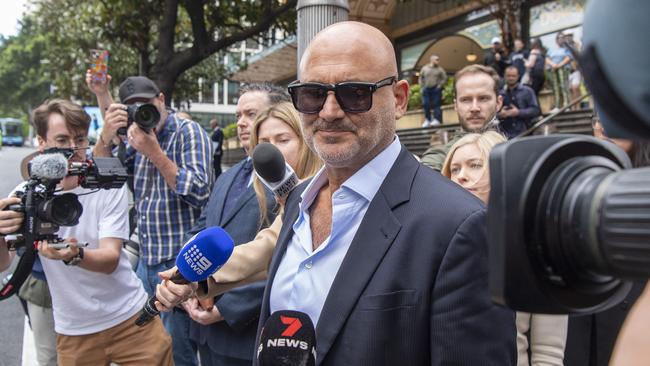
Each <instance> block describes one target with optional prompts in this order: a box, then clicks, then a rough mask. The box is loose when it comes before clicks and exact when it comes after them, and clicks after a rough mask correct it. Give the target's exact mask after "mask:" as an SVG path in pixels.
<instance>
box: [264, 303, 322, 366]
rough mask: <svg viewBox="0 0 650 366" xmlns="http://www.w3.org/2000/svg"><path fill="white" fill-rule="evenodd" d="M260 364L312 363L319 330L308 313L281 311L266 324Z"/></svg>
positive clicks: (300, 365)
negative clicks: (315, 327) (317, 330)
mask: <svg viewBox="0 0 650 366" xmlns="http://www.w3.org/2000/svg"><path fill="white" fill-rule="evenodd" d="M257 361H258V363H259V366H313V365H315V364H316V331H315V330H314V324H313V323H312V322H311V318H309V315H307V314H305V313H302V312H300V311H290V310H279V311H276V312H275V313H273V314H271V316H270V317H269V318H268V319H267V320H266V323H264V327H263V328H262V334H261V335H260V344H259V346H258V348H257Z"/></svg>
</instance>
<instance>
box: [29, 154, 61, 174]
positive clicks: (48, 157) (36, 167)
mask: <svg viewBox="0 0 650 366" xmlns="http://www.w3.org/2000/svg"><path fill="white" fill-rule="evenodd" d="M29 175H30V177H32V178H36V179H41V180H59V179H63V178H65V177H66V175H68V159H67V158H66V157H65V156H64V155H63V154H60V153H55V154H40V155H37V156H36V157H34V159H32V161H31V162H30V163H29Z"/></svg>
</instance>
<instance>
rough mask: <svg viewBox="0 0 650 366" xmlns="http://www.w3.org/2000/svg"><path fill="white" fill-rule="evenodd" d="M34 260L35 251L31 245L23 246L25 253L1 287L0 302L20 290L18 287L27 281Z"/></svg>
mask: <svg viewBox="0 0 650 366" xmlns="http://www.w3.org/2000/svg"><path fill="white" fill-rule="evenodd" d="M35 260H36V249H35V248H34V245H33V243H31V244H29V245H26V246H25V253H23V255H22V256H21V257H20V259H19V260H18V265H17V266H16V269H15V270H14V272H13V274H12V275H11V278H10V279H9V281H7V283H6V284H5V285H4V286H2V290H0V300H4V299H6V298H9V297H11V295H13V294H15V293H17V292H18V290H20V287H21V286H22V285H23V282H25V280H26V279H27V277H28V276H29V274H30V273H32V266H33V265H34V261H35Z"/></svg>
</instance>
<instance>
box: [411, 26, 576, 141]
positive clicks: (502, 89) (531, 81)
mask: <svg viewBox="0 0 650 366" xmlns="http://www.w3.org/2000/svg"><path fill="white" fill-rule="evenodd" d="M513 44H514V46H513V49H512V50H511V51H510V52H508V51H507V49H506V48H505V47H504V46H503V44H502V42H501V39H500V38H499V37H495V38H493V39H492V46H491V48H489V49H488V50H486V52H485V55H484V58H483V64H484V65H485V66H489V67H490V68H492V69H494V71H495V72H496V73H497V75H498V76H499V94H500V95H501V96H502V97H503V99H504V101H503V104H502V105H501V106H500V107H499V111H498V114H497V115H496V116H495V117H496V118H497V119H495V121H494V123H499V122H501V126H500V127H499V128H500V132H501V133H503V134H504V135H505V136H506V137H508V138H513V137H515V136H517V135H519V134H521V133H522V132H524V131H525V130H527V129H528V128H530V127H531V126H532V125H533V123H534V122H535V120H536V119H537V118H538V117H540V116H541V114H542V112H541V109H540V107H539V102H538V96H539V93H540V91H541V90H542V87H543V86H544V85H545V82H546V81H547V80H546V79H547V75H548V76H549V80H548V82H549V84H548V87H549V88H550V89H551V90H552V91H553V103H554V104H553V108H552V109H551V112H556V111H558V110H560V109H561V108H563V107H565V106H567V105H569V103H571V102H572V101H574V100H576V99H578V98H579V97H580V96H581V95H582V91H581V87H582V75H581V74H580V71H579V70H578V67H577V62H576V60H575V56H574V54H575V52H578V51H579V50H580V44H579V43H578V42H576V41H575V40H574V39H573V34H572V33H566V34H564V33H562V32H560V33H558V34H557V35H556V45H555V46H554V47H552V48H551V49H550V50H547V49H546V48H545V47H544V45H543V44H542V42H541V40H540V39H539V38H535V39H533V40H532V41H531V43H530V47H526V44H525V43H524V41H523V40H521V39H515V40H514V43H513ZM446 80H447V73H446V72H445V70H444V69H443V68H442V67H441V66H440V58H439V57H438V56H437V55H432V56H431V57H430V60H429V63H428V64H426V65H424V66H423V67H422V69H421V70H420V72H419V79H418V84H419V85H420V88H421V91H422V92H421V93H422V107H423V110H424V115H425V119H424V122H423V123H422V127H429V126H436V125H439V124H440V123H442V110H441V107H442V93H443V89H444V86H445V82H446ZM577 108H578V106H574V107H573V109H577ZM432 110H433V116H432V114H431V111H432Z"/></svg>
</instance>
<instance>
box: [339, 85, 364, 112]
mask: <svg viewBox="0 0 650 366" xmlns="http://www.w3.org/2000/svg"><path fill="white" fill-rule="evenodd" d="M336 96H337V100H338V102H339V103H340V104H341V109H343V110H344V111H346V112H367V111H369V110H370V108H371V107H372V89H371V87H370V86H367V85H339V86H338V88H337V89H336Z"/></svg>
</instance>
